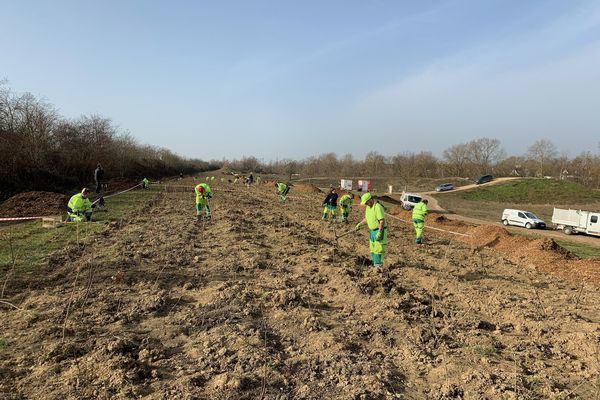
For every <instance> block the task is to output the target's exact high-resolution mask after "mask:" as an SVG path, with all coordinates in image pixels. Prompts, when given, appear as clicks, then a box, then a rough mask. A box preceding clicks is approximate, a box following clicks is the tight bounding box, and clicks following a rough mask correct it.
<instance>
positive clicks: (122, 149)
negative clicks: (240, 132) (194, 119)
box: [0, 82, 219, 199]
mask: <svg viewBox="0 0 600 400" xmlns="http://www.w3.org/2000/svg"><path fill="white" fill-rule="evenodd" d="M97 163H101V164H102V166H103V168H104V170H105V171H106V178H107V179H111V178H117V177H125V178H132V179H141V178H143V177H148V178H154V179H156V178H161V177H165V176H172V175H178V174H179V173H181V172H183V173H186V174H187V173H193V172H197V171H204V170H209V169H216V168H218V167H219V165H218V164H215V163H209V162H206V161H202V160H196V159H186V158H183V157H181V156H179V155H177V154H175V153H173V152H172V151H170V150H168V149H164V148H160V147H154V146H149V145H144V144H140V143H138V142H137V140H136V139H135V138H134V137H133V136H132V135H131V134H129V133H128V132H124V131H121V130H120V129H119V128H118V127H117V126H115V124H114V123H113V122H112V121H111V120H110V119H109V118H105V117H102V116H100V115H95V114H92V115H83V116H81V117H79V118H76V119H67V118H64V117H62V116H61V115H60V114H59V113H58V111H57V110H56V108H55V107H54V106H53V105H51V104H50V103H48V102H47V101H45V100H44V99H40V98H38V97H36V96H34V95H32V94H31V93H22V94H21V93H15V92H14V91H12V90H11V89H10V88H8V87H7V86H6V82H0V199H2V198H6V197H8V196H10V195H11V194H13V193H17V192H21V191H27V190H50V191H59V190H71V189H73V188H75V187H81V186H85V185H89V184H91V182H93V172H94V168H95V167H96V164H97Z"/></svg>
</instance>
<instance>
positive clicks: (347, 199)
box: [340, 193, 354, 222]
mask: <svg viewBox="0 0 600 400" xmlns="http://www.w3.org/2000/svg"><path fill="white" fill-rule="evenodd" d="M353 201H354V194H352V193H350V194H345V195H343V196H342V197H341V198H340V208H341V209H342V222H348V216H349V215H350V208H352V202H353Z"/></svg>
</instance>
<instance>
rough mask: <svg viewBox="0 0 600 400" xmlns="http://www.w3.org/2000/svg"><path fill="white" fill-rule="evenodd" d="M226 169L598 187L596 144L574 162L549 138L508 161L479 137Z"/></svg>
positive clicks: (251, 160)
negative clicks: (439, 146)
mask: <svg viewBox="0 0 600 400" xmlns="http://www.w3.org/2000/svg"><path fill="white" fill-rule="evenodd" d="M224 167H226V168H228V169H230V170H232V171H239V172H252V171H254V172H258V173H271V174H281V175H286V176H288V178H289V179H291V178H292V177H293V176H295V175H296V174H298V175H299V176H301V177H317V176H323V177H334V176H336V177H337V176H345V177H348V178H352V177H355V178H356V177H377V176H384V177H385V176H396V177H400V178H403V179H404V180H409V179H410V178H450V177H463V178H470V179H473V178H475V177H477V176H479V175H483V174H492V175H494V176H522V177H547V176H551V177H554V178H557V179H569V180H573V181H576V182H578V183H581V184H583V185H585V186H588V187H591V188H596V189H598V188H600V143H599V144H598V148H597V151H596V152H595V153H594V152H592V151H586V152H583V153H581V154H579V155H577V156H575V157H568V156H566V155H561V154H559V152H558V150H557V148H556V146H555V145H554V144H553V143H552V142H551V141H550V140H548V139H541V140H538V141H536V142H534V143H532V144H531V146H529V148H528V149H527V152H526V153H525V154H523V155H519V156H514V155H513V156H507V155H506V152H505V151H504V149H503V148H502V144H501V142H500V140H498V139H493V138H485V137H484V138H479V139H475V140H471V141H469V142H466V143H460V144H455V145H453V146H450V147H449V148H447V149H446V150H444V151H443V153H442V156H441V157H436V156H435V155H433V154H432V153H431V152H428V151H422V152H418V153H412V152H405V153H400V154H396V155H393V156H384V155H382V154H380V153H378V152H370V153H368V154H367V155H366V156H365V157H364V159H357V158H355V157H354V156H352V154H346V155H343V156H341V157H340V156H338V155H337V154H335V153H325V154H321V155H319V156H317V157H309V158H306V159H304V160H289V159H288V160H278V161H270V162H263V161H261V160H258V159H257V158H256V157H243V158H241V159H239V160H231V161H224Z"/></svg>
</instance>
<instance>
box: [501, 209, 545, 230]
mask: <svg viewBox="0 0 600 400" xmlns="http://www.w3.org/2000/svg"><path fill="white" fill-rule="evenodd" d="M502 223H503V224H504V225H505V226H508V225H516V226H523V227H525V228H527V229H531V228H538V229H546V223H545V222H544V221H542V220H541V219H539V218H538V217H537V216H536V215H535V214H534V213H532V212H529V211H523V210H512V209H510V208H507V209H506V210H504V211H503V212H502Z"/></svg>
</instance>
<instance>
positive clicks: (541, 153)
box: [527, 139, 558, 176]
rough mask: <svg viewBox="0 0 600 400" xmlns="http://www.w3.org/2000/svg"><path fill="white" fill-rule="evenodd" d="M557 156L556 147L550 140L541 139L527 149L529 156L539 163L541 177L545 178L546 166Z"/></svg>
mask: <svg viewBox="0 0 600 400" xmlns="http://www.w3.org/2000/svg"><path fill="white" fill-rule="evenodd" d="M557 154H558V152H557V151H556V146H554V143H552V142H551V141H550V140H548V139H540V140H538V141H536V142H535V143H534V144H532V145H531V146H529V148H528V149H527V155H528V156H529V157H530V158H531V159H533V160H535V161H536V162H537V163H538V175H539V176H544V165H545V164H546V163H547V162H548V161H549V160H551V159H552V158H554V157H556V155H557Z"/></svg>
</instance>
